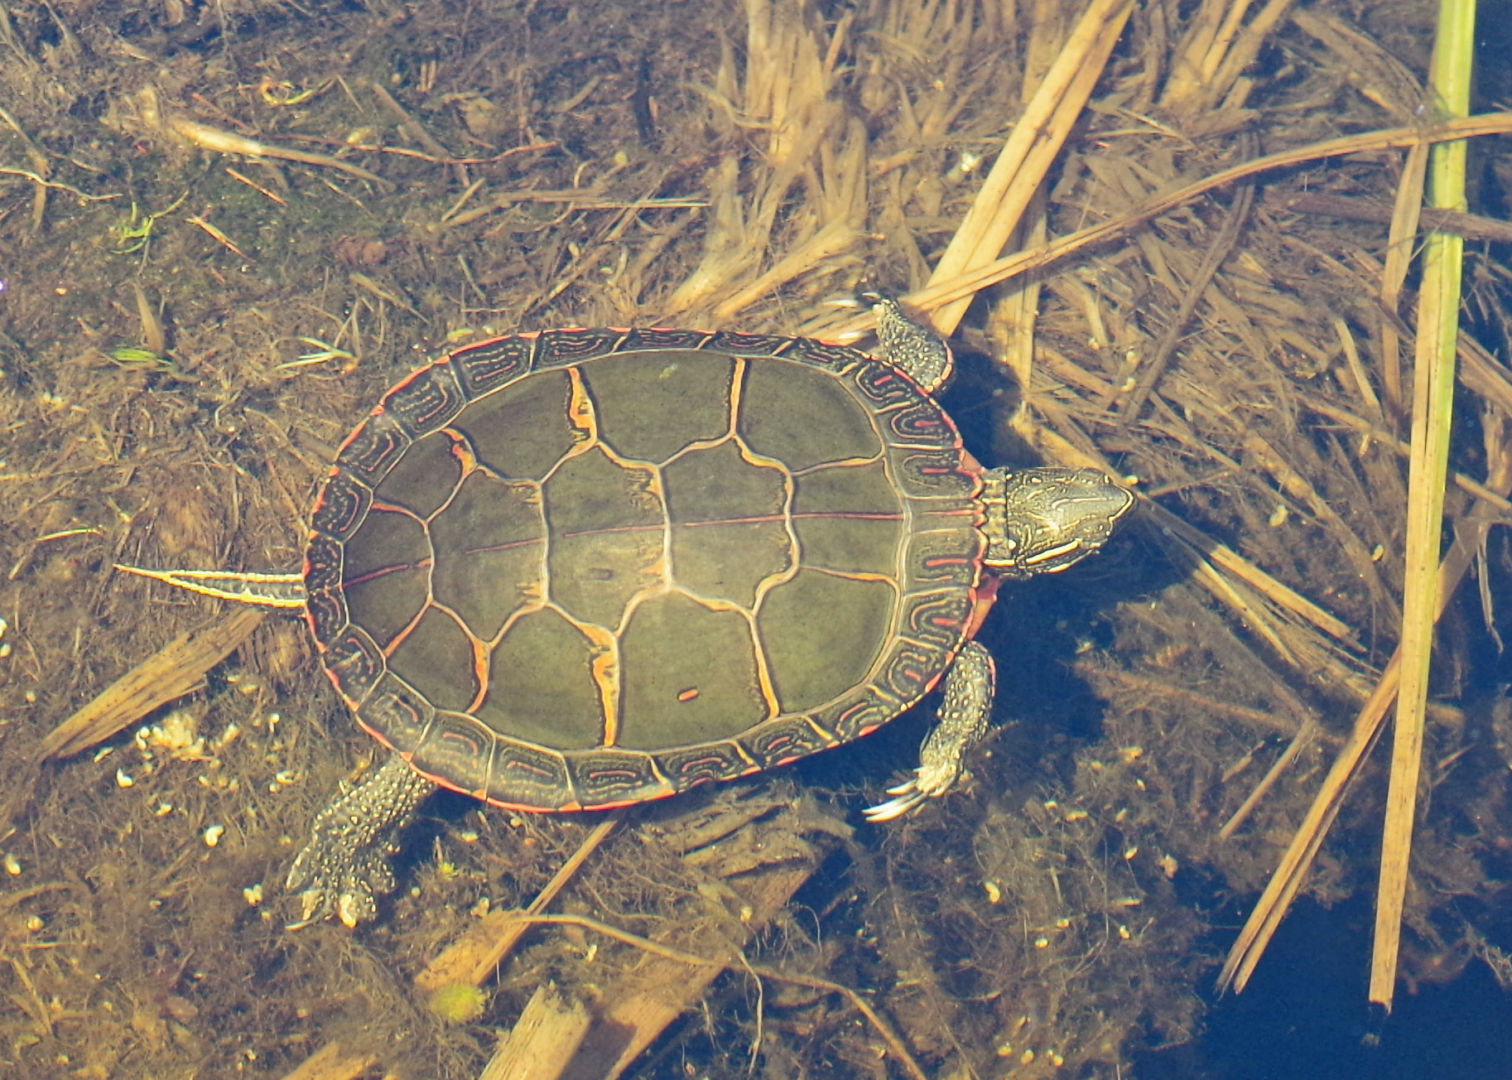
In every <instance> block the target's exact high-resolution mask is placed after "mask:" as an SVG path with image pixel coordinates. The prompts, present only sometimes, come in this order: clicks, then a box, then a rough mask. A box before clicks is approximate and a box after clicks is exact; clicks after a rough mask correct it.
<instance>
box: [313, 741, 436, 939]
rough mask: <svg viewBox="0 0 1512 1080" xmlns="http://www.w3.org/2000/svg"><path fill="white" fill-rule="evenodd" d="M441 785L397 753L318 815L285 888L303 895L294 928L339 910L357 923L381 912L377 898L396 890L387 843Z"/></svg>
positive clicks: (348, 922)
mask: <svg viewBox="0 0 1512 1080" xmlns="http://www.w3.org/2000/svg"><path fill="white" fill-rule="evenodd" d="M435 790H436V785H435V784H434V783H432V782H431V781H430V780H427V779H426V778H425V777H423V776H421V775H420V774H419V773H417V772H416V771H415V770H414V769H412V768H410V767H409V763H408V762H407V761H405V760H404V758H402V757H400V756H399V755H398V754H397V753H394V754H390V755H389V759H388V760H387V761H385V762H384V763H383V766H382V768H380V769H379V770H378V771H377V772H376V773H374V774H373V775H372V777H370V778H369V779H368V780H367V782H366V783H363V784H359V785H358V786H357V787H355V788H353V789H352V790H351V791H344V792H342V793H341V794H339V795H337V796H336V797H335V798H334V799H332V800H331V801H330V802H329V803H327V804H326V807H325V809H324V810H322V811H321V812H320V813H319V814H317V815H315V824H314V825H313V826H312V827H311V829H310V840H309V843H307V844H305V846H304V849H303V850H301V851H300V853H299V854H298V855H296V856H295V857H294V865H293V866H291V867H289V877H288V880H287V881H286V882H285V883H284V887H285V888H286V889H288V891H289V892H296V893H298V894H299V902H300V907H301V916H300V919H299V921H298V922H295V923H290V924H289V929H290V930H297V929H299V928H300V927H302V926H308V925H309V924H310V923H312V922H316V921H318V920H320V919H324V918H326V917H327V916H330V915H335V916H336V917H337V918H338V919H340V920H341V921H342V922H344V923H345V924H346V925H347V926H352V927H354V926H356V925H357V924H358V923H360V922H365V921H367V920H369V919H372V918H374V917H375V916H377V914H378V897H379V896H380V895H382V894H383V893H388V892H393V891H394V871H393V869H392V868H391V867H390V866H389V862H388V848H389V845H390V843H391V842H392V840H393V836H394V833H396V832H397V831H398V830H399V829H400V828H402V827H403V826H404V823H405V822H406V821H407V820H408V819H409V816H410V815H411V814H412V813H413V812H414V810H415V807H417V806H419V805H420V802H421V800H423V799H424V798H425V797H426V796H427V795H429V794H430V793H431V792H432V791H435Z"/></svg>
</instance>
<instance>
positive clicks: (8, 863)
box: [3, 852, 21, 877]
mask: <svg viewBox="0 0 1512 1080" xmlns="http://www.w3.org/2000/svg"><path fill="white" fill-rule="evenodd" d="M3 865H4V866H5V872H6V873H7V874H9V875H10V876H11V877H19V876H20V874H21V860H20V859H18V858H16V857H15V856H14V855H12V854H10V853H9V852H7V853H6V856H5V860H4V863H3Z"/></svg>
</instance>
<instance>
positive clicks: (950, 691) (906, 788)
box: [866, 641, 997, 821]
mask: <svg viewBox="0 0 1512 1080" xmlns="http://www.w3.org/2000/svg"><path fill="white" fill-rule="evenodd" d="M996 681H997V676H996V674H995V672H994V669H993V666H992V656H991V655H990V654H989V653H988V652H987V650H986V649H985V648H983V647H982V646H981V645H979V644H977V643H976V642H975V641H968V642H967V643H966V644H965V645H963V646H961V652H960V655H958V656H957V657H956V658H955V662H954V663H953V664H951V665H950V670H949V671H948V672H946V673H945V700H944V701H942V702H941V703H940V714H939V719H938V721H937V722H936V724H935V726H934V730H932V731H931V732H930V733H929V736H928V737H927V738H926V739H925V740H924V745H923V746H922V747H921V748H920V750H919V767H918V768H917V769H915V770H914V774H913V775H912V776H911V777H909V778H908V779H907V780H905V781H904V782H903V783H901V784H899V785H897V786H896V787H890V788H888V789H887V793H888V794H889V795H892V796H894V798H891V799H888V800H887V801H886V802H885V803H878V804H877V805H876V806H872V807H868V808H867V810H866V820H867V821H891V820H892V819H893V818H897V817H902V816H903V815H904V814H906V813H908V812H909V811H910V810H912V809H913V808H914V807H916V806H918V805H919V804H920V803H922V802H923V801H924V800H925V799H934V798H938V797H939V796H941V795H944V794H945V793H946V792H948V791H949V790H950V789H951V788H953V787H955V785H956V781H957V780H959V779H960V778H961V774H962V772H963V771H964V766H963V764H962V763H963V762H964V761H965V760H966V755H967V754H968V753H970V751H971V749H972V747H974V746H976V744H977V743H979V742H981V741H982V736H983V735H985V734H987V719H988V715H989V714H990V713H991V712H992V691H993V687H994V685H995V683H996Z"/></svg>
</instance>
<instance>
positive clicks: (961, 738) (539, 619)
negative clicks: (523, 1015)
mask: <svg viewBox="0 0 1512 1080" xmlns="http://www.w3.org/2000/svg"><path fill="white" fill-rule="evenodd" d="M877 313H878V316H879V330H878V333H879V339H880V342H881V350H880V352H881V354H882V356H883V357H885V360H878V359H875V358H873V357H871V356H868V355H867V354H865V353H863V352H860V351H858V350H856V349H853V348H848V347H844V346H839V345H832V344H827V343H824V342H820V341H813V340H808V339H802V338H791V337H776V336H769V335H753V334H738V333H723V332H722V333H703V332H695V331H687V330H554V331H546V332H539V333H525V334H515V335H510V336H507V337H500V338H495V339H492V340H489V341H483V342H479V343H478V344H475V345H469V346H466V347H464V348H460V349H457V350H456V351H454V352H451V353H448V354H447V355H445V356H443V357H441V358H440V359H439V360H436V361H435V362H433V363H431V364H430V365H428V366H426V367H424V368H421V369H420V370H419V371H416V372H415V373H413V374H412V375H410V376H409V377H408V378H406V379H405V380H404V381H403V382H401V383H399V384H398V385H397V386H395V387H394V388H393V389H392V390H390V391H389V392H388V393H387V394H385V395H384V396H383V398H382V400H381V401H380V402H379V403H378V405H377V406H376V407H375V408H374V409H373V411H372V413H371V414H370V415H369V416H368V417H367V419H365V420H364V421H363V422H362V423H361V424H359V425H358V426H357V428H356V430H355V431H353V432H352V434H351V435H350V436H349V437H348V438H347V440H346V442H345V443H343V444H342V446H341V449H340V452H339V453H338V454H337V458H336V463H335V465H334V466H333V467H332V469H331V472H330V475H329V478H328V479H327V480H326V483H325V486H324V489H323V490H322V492H321V494H320V497H319V499H318V500H317V501H316V503H315V506H314V509H313V511H312V513H311V521H310V526H311V528H310V535H309V543H308V546H307V548H306V554H305V563H304V570H303V573H302V574H298V575H295V574H288V575H278V574H218V573H193V572H181V571H166V572H152V576H155V577H159V578H161V579H163V580H167V581H171V582H173V583H175V584H179V585H184V586H186V587H189V588H194V589H197V590H199V591H202V592H210V593H213V594H215V595H219V596H223V597H225V598H227V599H234V600H239V601H243V602H254V603H264V604H270V605H274V606H281V607H302V608H303V610H304V613H305V618H306V621H307V622H308V624H309V628H310V632H311V634H312V635H313V637H314V639H315V643H316V647H317V649H318V650H319V653H320V657H321V661H322V663H323V664H324V666H325V669H326V673H327V674H328V675H329V676H330V679H331V682H332V683H333V684H334V685H335V687H336V690H337V692H338V693H339V694H340V695H341V698H342V700H343V701H345V702H346V704H347V705H348V707H349V708H350V709H351V710H352V712H353V714H354V715H355V716H356V718H357V721H358V723H359V724H361V725H362V726H363V727H364V728H365V729H367V731H368V732H369V733H370V734H372V735H373V736H374V737H375V738H377V739H378V740H379V741H380V742H382V743H383V744H384V745H385V746H388V747H390V748H391V749H392V750H393V753H392V755H391V756H390V758H389V760H388V762H387V763H386V764H385V765H384V766H383V767H382V768H380V769H379V770H378V771H377V772H376V773H375V774H374V775H373V776H372V777H371V778H370V779H369V780H368V781H367V782H366V783H364V784H362V785H361V786H359V787H357V788H356V789H354V790H352V791H350V792H347V793H344V794H342V795H340V796H338V797H337V798H336V799H335V800H334V801H333V802H332V803H331V804H330V805H329V806H327V807H326V809H325V810H323V811H322V812H321V813H320V815H319V816H318V817H317V819H316V821H315V824H314V827H313V835H312V838H311V840H310V842H309V844H308V845H307V846H306V847H305V848H304V850H303V851H302V852H300V854H299V855H298V856H297V857H296V859H295V861H294V864H293V866H292V868H291V870H290V872H289V878H288V886H289V888H290V890H291V891H293V892H297V893H299V894H300V895H301V900H302V905H303V920H302V923H303V922H309V921H311V920H314V919H318V918H323V917H325V916H327V915H329V914H336V915H338V916H339V917H340V918H341V919H342V920H343V921H344V922H346V923H348V924H349V925H354V924H355V923H357V922H358V921H361V920H364V919H368V918H371V917H372V916H373V915H374V914H375V913H376V900H375V897H376V895H377V894H379V893H383V892H387V891H389V890H391V889H392V888H393V885H394V879H393V875H392V872H391V871H390V869H389V867H388V863H387V859H386V857H385V848H386V846H387V843H388V841H389V838H390V837H391V835H392V834H393V832H394V830H395V828H396V827H398V826H399V825H400V824H402V822H403V821H404V819H405V818H406V817H407V815H408V814H409V813H410V811H412V810H413V809H414V807H415V806H416V805H417V804H418V803H419V801H420V800H421V799H422V798H423V797H424V796H425V795H426V794H427V793H429V792H430V791H431V790H433V789H434V787H435V786H436V785H438V784H439V785H441V786H444V787H448V788H453V789H455V790H457V791H461V792H465V793H467V794H469V795H472V796H475V797H476V798H479V799H483V800H486V801H488V802H491V803H495V804H497V805H500V806H506V807H512V808H516V809H522V810H535V811H561V810H583V809H605V808H609V807H617V806H624V805H626V804H630V803H638V802H643V801H646V800H649V799H655V798H660V797H662V796H664V795H671V794H673V793H675V792H680V791H684V790H686V789H688V788H691V787H694V786H695V785H698V784H701V783H704V782H706V781H710V780H727V779H730V778H732V777H737V776H743V775H745V774H747V773H752V772H756V771H758V770H761V769H766V768H770V767H772V766H774V765H782V764H785V763H787V762H790V761H793V760H794V759H796V758H800V757H803V756H804V755H806V754H812V753H814V752H816V751H819V750H823V749H826V748H828V747H833V746H836V745H838V744H841V743H845V742H849V741H851V740H852V739H856V738H859V737H861V736H863V735H865V734H867V733H868V732H870V731H872V730H874V729H875V728H877V727H879V726H880V725H882V724H885V723H886V722H887V721H889V720H891V719H892V718H893V717H895V716H897V715H898V714H899V713H901V712H903V711H904V710H905V709H907V708H908V707H910V706H911V705H913V704H914V703H915V702H917V701H918V700H919V699H920V698H922V697H923V696H924V695H925V694H926V693H928V692H929V691H930V690H931V689H932V688H933V687H934V686H935V684H936V683H937V682H938V681H939V680H940V679H941V677H942V676H943V677H944V695H943V702H942V704H941V706H940V710H939V723H938V724H937V726H936V727H935V729H934V730H933V731H932V732H931V734H930V736H929V738H928V739H927V740H926V742H925V744H924V746H923V748H922V750H921V759H920V765H919V768H918V769H917V770H916V771H915V772H914V773H913V775H912V776H911V777H910V778H909V779H908V780H907V781H905V782H904V783H902V784H900V785H899V786H897V787H894V788H892V789H891V790H890V794H891V795H893V798H892V799H890V800H889V801H887V802H884V803H882V804H881V805H880V806H876V807H873V808H871V809H870V810H869V811H868V812H867V816H868V817H869V818H870V819H872V820H875V821H882V820H887V819H889V818H893V817H896V816H898V815H900V814H902V813H905V812H907V811H908V810H910V809H912V808H913V807H914V806H916V805H917V804H918V803H920V802H921V801H922V800H924V799H926V798H929V797H932V796H937V795H941V794H944V793H945V792H946V791H948V790H949V789H950V787H951V786H952V784H954V783H955V781H956V780H957V778H958V777H959V776H960V774H961V771H962V764H961V763H962V758H963V755H964V754H965V753H966V751H967V750H968V749H969V748H970V747H971V746H972V745H973V744H974V743H975V742H976V741H977V740H978V739H979V738H980V737H981V735H982V734H983V733H984V731H985V730H986V726H987V719H988V713H989V711H990V708H991V702H992V693H993V682H994V673H993V665H992V660H991V658H990V657H989V655H988V654H987V651H986V650H985V649H984V648H983V647H982V646H981V645H979V644H977V643H975V642H973V641H972V640H971V638H972V635H973V634H974V633H975V632H976V630H977V627H978V626H979V625H980V624H981V621H982V619H983V617H984V616H985V614H986V612H987V609H988V607H989V606H990V605H991V603H992V601H993V598H994V595H995V593H996V591H997V584H998V581H999V580H1000V579H1001V578H1004V577H1010V578H1022V577H1028V576H1030V575H1033V574H1040V573H1053V572H1056V571H1059V570H1063V569H1065V568H1066V567H1068V566H1071V565H1072V564H1073V563H1076V562H1078V561H1079V560H1081V559H1082V558H1083V557H1085V556H1086V555H1087V554H1088V553H1090V552H1092V551H1095V550H1096V549H1097V548H1099V547H1100V546H1102V544H1103V543H1104V542H1105V541H1106V540H1107V538H1108V536H1109V533H1110V531H1111V530H1112V528H1113V526H1114V525H1115V523H1116V522H1117V521H1118V520H1119V519H1120V518H1121V517H1123V515H1124V514H1125V513H1127V512H1128V510H1129V508H1130V506H1131V505H1132V504H1133V499H1132V497H1131V496H1130V494H1129V493H1128V492H1127V491H1125V490H1124V489H1123V488H1121V487H1119V486H1117V485H1116V484H1114V483H1112V482H1111V481H1109V480H1108V479H1107V478H1106V477H1104V476H1103V475H1101V474H1100V473H1097V472H1095V471H1092V470H1077V469H1064V468H1041V469H1028V470H1023V471H1020V472H1017V473H1012V472H1009V471H1008V470H1005V469H983V468H982V467H981V466H980V465H978V464H977V462H976V461H975V460H973V458H972V457H971V456H970V455H969V454H968V453H967V452H966V451H965V450H964V449H963V448H962V446H961V438H960V435H959V433H958V432H957V430H956V426H955V424H954V423H953V422H952V421H951V419H950V417H949V416H947V415H946V414H945V412H944V411H943V410H941V408H940V406H939V405H937V404H936V403H935V401H934V399H933V397H932V396H931V394H932V393H933V392H934V391H936V390H937V389H938V388H939V387H940V386H941V385H942V384H943V383H944V381H945V380H946V379H947V378H948V376H949V374H950V367H951V357H950V352H949V349H948V348H947V347H946V346H945V344H944V343H943V342H941V341H940V340H939V339H938V338H937V337H935V335H934V334H933V333H931V332H929V331H926V330H924V329H923V328H921V327H919V326H918V325H916V324H915V323H913V322H911V321H909V320H908V319H907V317H906V316H905V315H904V314H903V313H902V311H901V310H900V309H899V308H898V306H897V305H896V303H894V302H892V301H889V300H881V301H879V302H878V304H877ZM302 923H301V924H302Z"/></svg>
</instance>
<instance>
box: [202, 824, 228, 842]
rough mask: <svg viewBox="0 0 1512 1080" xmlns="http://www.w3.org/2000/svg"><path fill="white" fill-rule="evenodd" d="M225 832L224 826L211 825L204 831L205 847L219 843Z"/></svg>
mask: <svg viewBox="0 0 1512 1080" xmlns="http://www.w3.org/2000/svg"><path fill="white" fill-rule="evenodd" d="M225 832H226V827H225V826H224V825H211V826H210V827H209V828H207V829H206V830H205V846H206V847H214V846H215V845H216V844H218V843H220V840H221V837H222V836H224V835H225Z"/></svg>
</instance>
